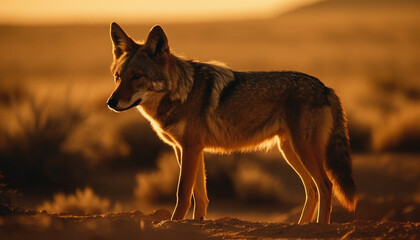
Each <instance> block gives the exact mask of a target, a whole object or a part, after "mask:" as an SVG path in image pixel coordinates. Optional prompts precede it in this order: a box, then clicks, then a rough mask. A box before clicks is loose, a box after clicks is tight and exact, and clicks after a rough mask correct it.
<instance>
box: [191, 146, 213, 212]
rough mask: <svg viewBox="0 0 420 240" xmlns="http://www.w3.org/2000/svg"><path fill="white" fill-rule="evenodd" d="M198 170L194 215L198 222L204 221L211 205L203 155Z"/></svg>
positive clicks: (195, 185)
mask: <svg viewBox="0 0 420 240" xmlns="http://www.w3.org/2000/svg"><path fill="white" fill-rule="evenodd" d="M198 164H199V165H198V170H197V178H196V180H195V184H194V194H193V196H194V213H193V218H194V219H198V220H204V218H205V217H206V213H207V206H208V205H209V199H208V197H207V189H206V170H205V165H204V156H203V153H201V155H200V159H199V163H198Z"/></svg>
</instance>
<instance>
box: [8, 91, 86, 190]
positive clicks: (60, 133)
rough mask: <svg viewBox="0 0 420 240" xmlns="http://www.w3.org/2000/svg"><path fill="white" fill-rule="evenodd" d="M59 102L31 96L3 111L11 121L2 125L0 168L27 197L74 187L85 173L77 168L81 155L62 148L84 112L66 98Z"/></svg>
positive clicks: (9, 182)
mask: <svg viewBox="0 0 420 240" xmlns="http://www.w3.org/2000/svg"><path fill="white" fill-rule="evenodd" d="M60 100H62V101H58V100H57V99H51V98H42V96H39V95H36V94H35V93H28V94H27V95H25V97H24V98H21V99H16V100H15V101H14V102H13V104H11V106H9V108H8V109H5V110H4V111H2V113H3V114H4V115H5V116H7V117H8V119H7V121H5V122H3V123H2V124H1V126H0V158H1V159H2V161H0V169H1V170H2V172H3V174H4V176H5V180H6V181H7V183H8V184H9V185H10V186H11V187H13V188H17V189H18V190H19V191H22V192H23V193H24V194H25V193H35V194H43V193H51V192H54V191H57V190H58V189H59V188H61V190H63V188H65V189H66V190H67V189H70V188H73V187H74V184H75V182H76V181H75V179H76V178H77V176H78V175H80V174H81V173H82V172H83V169H82V168H79V169H76V168H75V166H78V165H79V164H78V163H80V162H81V160H80V159H79V158H78V156H77V155H76V154H69V153H66V152H64V151H63V148H62V147H63V145H64V143H65V142H66V140H67V139H68V138H69V136H70V135H71V134H72V132H73V131H74V130H75V129H77V128H78V127H79V126H80V125H81V124H82V123H83V122H84V119H85V113H84V112H83V111H82V110H81V109H80V108H78V107H76V106H74V105H72V104H71V103H70V102H69V101H68V99H67V98H64V100H63V99H60ZM76 171H77V173H76ZM62 183H64V184H62ZM58 184H62V185H61V186H58ZM73 189H74V188H73Z"/></svg>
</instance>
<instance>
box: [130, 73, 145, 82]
mask: <svg viewBox="0 0 420 240" xmlns="http://www.w3.org/2000/svg"><path fill="white" fill-rule="evenodd" d="M141 77H143V75H142V74H136V75H134V76H133V77H132V78H131V80H133V81H134V80H137V79H140V78H141Z"/></svg>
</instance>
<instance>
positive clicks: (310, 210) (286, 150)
mask: <svg viewBox="0 0 420 240" xmlns="http://www.w3.org/2000/svg"><path fill="white" fill-rule="evenodd" d="M279 148H280V151H281V152H282V154H283V157H284V158H285V160H286V162H287V163H288V164H289V165H290V166H291V167H292V168H293V169H294V170H295V172H296V173H297V174H298V175H299V177H300V179H301V180H302V183H303V185H304V187H305V194H306V199H305V204H304V206H303V210H302V213H301V215H300V219H299V223H306V222H311V221H312V220H313V218H314V213H315V210H316V208H317V205H318V192H317V188H316V185H315V183H314V181H313V180H312V177H311V175H310V174H309V173H308V171H307V170H306V168H305V166H304V165H303V164H302V162H301V160H300V159H299V157H298V155H297V154H296V153H295V151H294V150H293V146H292V144H291V142H290V141H289V140H283V142H280V141H279Z"/></svg>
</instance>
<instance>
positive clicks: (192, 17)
mask: <svg viewBox="0 0 420 240" xmlns="http://www.w3.org/2000/svg"><path fill="white" fill-rule="evenodd" d="M319 1H321V0H295V1H293V0H260V1H252V0H246V1H241V2H240V4H238V2H237V1H235V0H215V1H203V2H202V1H193V0H181V1H176V2H174V1H170V0H158V1H150V2H144V1H134V0H123V1H120V2H118V3H115V2H114V1H110V0H105V1H84V0H73V1H54V0H37V1H33V2H32V1H25V0H16V1H7V2H3V3H2V5H3V6H2V8H1V9H0V24H11V25H44V24H45V25H56V24H100V23H108V22H110V21H119V22H124V23H139V22H143V23H147V22H155V21H159V22H200V21H205V22H208V21H223V20H240V19H265V18H270V17H273V16H276V15H279V14H282V13H286V12H288V11H291V10H293V9H297V8H299V7H302V6H305V5H308V4H311V3H315V2H319Z"/></svg>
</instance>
